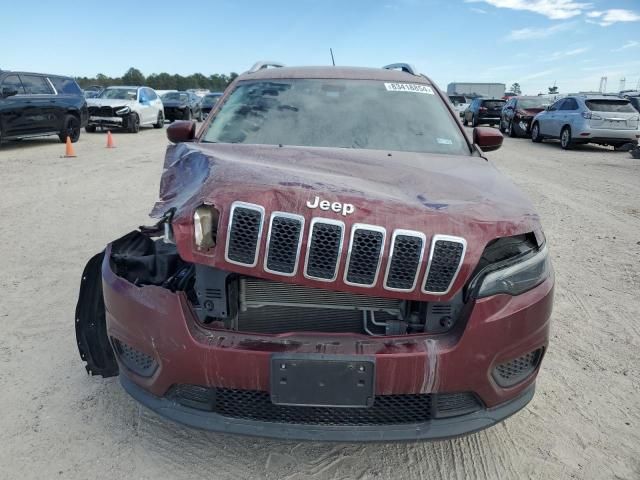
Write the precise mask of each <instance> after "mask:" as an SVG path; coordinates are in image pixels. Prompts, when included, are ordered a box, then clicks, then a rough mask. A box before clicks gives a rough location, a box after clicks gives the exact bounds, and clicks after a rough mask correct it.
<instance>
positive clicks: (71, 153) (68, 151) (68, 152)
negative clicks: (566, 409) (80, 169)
mask: <svg viewBox="0 0 640 480" xmlns="http://www.w3.org/2000/svg"><path fill="white" fill-rule="evenodd" d="M64 156H65V157H66V158H73V157H75V156H76V152H75V150H74V149H73V144H72V143H71V138H69V136H68V135H67V144H66V147H65V149H64Z"/></svg>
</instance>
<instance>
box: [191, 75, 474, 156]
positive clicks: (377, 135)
mask: <svg viewBox="0 0 640 480" xmlns="http://www.w3.org/2000/svg"><path fill="white" fill-rule="evenodd" d="M204 141H205V142H222V143H249V144H263V145H279V144H282V145H297V146H308V147H337V148H359V149H372V150H396V151H412V152H433V153H448V154H457V155H463V154H466V155H469V154H470V151H469V147H468V144H467V142H466V140H465V138H464V137H463V135H462V133H461V131H460V129H459V127H458V125H457V124H456V122H455V120H454V118H453V117H452V116H451V114H450V113H449V111H448V110H447V109H446V107H445V105H444V103H443V102H442V100H441V99H440V97H439V96H438V95H436V94H435V92H434V91H433V90H432V89H431V87H428V86H426V85H424V84H397V83H384V82H381V81H373V80H316V79H313V80H308V79H301V80H278V81H258V82H242V83H240V84H238V87H237V88H236V89H235V90H234V91H233V93H232V94H231V95H230V96H229V98H228V99H227V101H226V102H225V103H224V105H223V106H222V108H221V109H220V111H219V112H218V114H217V115H216V117H215V119H214V120H213V122H212V124H211V126H210V127H209V129H208V131H207V132H206V134H205V136H204Z"/></svg>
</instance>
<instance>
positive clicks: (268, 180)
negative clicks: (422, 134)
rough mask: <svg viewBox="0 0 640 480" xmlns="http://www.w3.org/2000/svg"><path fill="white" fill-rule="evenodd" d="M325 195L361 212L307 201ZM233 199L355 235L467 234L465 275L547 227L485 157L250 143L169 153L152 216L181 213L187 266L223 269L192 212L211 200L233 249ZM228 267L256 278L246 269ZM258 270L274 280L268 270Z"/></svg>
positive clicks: (178, 228) (179, 236)
mask: <svg viewBox="0 0 640 480" xmlns="http://www.w3.org/2000/svg"><path fill="white" fill-rule="evenodd" d="M316 196H317V197H319V199H320V200H327V201H329V202H340V203H342V204H344V203H350V204H352V205H353V206H354V208H355V211H354V212H353V214H351V215H343V212H340V213H336V212H334V211H331V210H327V211H323V210H321V209H319V208H315V209H312V208H309V207H308V205H307V202H313V201H314V199H315V197H316ZM234 201H243V202H248V203H254V204H258V205H261V206H263V207H264V208H265V217H266V218H267V219H268V218H269V215H270V213H271V212H273V211H284V212H289V213H296V214H300V215H303V216H304V217H305V218H306V220H307V222H309V221H310V220H311V218H312V217H314V216H321V217H325V218H333V219H336V220H341V221H343V222H345V224H346V231H347V232H348V231H349V230H350V227H351V225H352V224H353V223H365V224H370V225H377V226H382V227H384V228H385V229H386V231H387V232H388V235H389V237H390V235H391V233H392V231H393V230H394V229H409V230H416V231H420V232H423V233H425V234H426V235H427V238H430V237H431V236H433V235H435V234H445V235H455V236H460V237H463V238H465V239H466V240H467V242H468V250H467V256H466V258H465V264H464V267H466V268H463V269H461V271H460V275H459V277H460V278H462V277H464V276H465V275H469V274H470V273H471V270H472V268H473V266H475V265H476V264H477V261H478V259H479V258H480V256H481V254H482V250H483V249H484V247H485V246H486V244H487V243H488V242H489V241H490V240H492V239H494V238H497V237H501V236H509V235H517V234H522V233H527V232H531V231H534V230H537V229H539V228H540V226H539V219H538V215H537V214H536V213H535V211H534V209H533V207H532V205H531V203H530V202H529V201H528V200H527V199H526V197H524V196H523V195H522V194H521V193H520V191H519V190H518V189H517V188H516V187H515V186H514V185H513V184H512V183H511V181H509V179H508V178H507V177H505V176H504V175H503V174H501V173H500V172H499V171H498V170H497V169H496V168H495V167H494V166H493V165H492V164H490V163H489V162H487V161H486V160H485V159H483V158H481V157H472V156H453V155H436V154H422V153H408V152H386V151H374V150H351V149H332V148H307V147H288V146H285V147H278V146H256V145H241V144H205V143H193V144H179V145H175V146H169V147H168V149H167V155H166V159H165V170H164V173H163V175H162V181H161V185H160V200H159V201H158V202H157V203H156V205H155V207H154V209H153V211H152V213H151V215H152V216H153V217H160V216H162V215H163V214H164V213H165V212H167V211H168V210H169V209H171V208H175V209H176V213H175V217H174V218H175V219H174V222H173V223H174V234H175V236H176V243H177V244H178V250H179V252H180V255H181V256H182V257H183V258H184V259H185V260H187V261H194V262H200V263H207V264H210V265H212V266H222V265H223V264H224V252H222V251H221V250H223V249H221V248H216V251H215V252H214V253H213V254H207V255H204V254H202V253H200V252H197V251H194V248H193V238H192V232H193V222H192V216H193V212H194V210H195V208H196V207H198V206H199V205H201V204H202V203H207V204H213V205H215V206H216V208H217V209H218V210H219V211H220V225H219V230H218V244H219V245H224V241H225V240H226V238H225V235H226V230H225V228H226V225H227V222H228V216H229V209H230V206H231V204H232V203H233V202H234ZM468 262H469V263H468ZM467 263H468V264H467ZM258 265H260V262H258ZM224 268H225V269H227V270H235V271H239V272H247V267H243V266H237V265H230V264H229V265H226V264H225V265H224ZM256 268H257V267H256ZM251 274H252V275H255V276H263V277H269V275H268V274H264V272H262V271H259V272H251ZM292 278H293V279H295V277H292ZM278 280H280V281H287V280H283V279H282V277H278ZM387 295H388V292H387ZM396 296H397V295H396Z"/></svg>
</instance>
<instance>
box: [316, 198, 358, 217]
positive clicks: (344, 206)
mask: <svg viewBox="0 0 640 480" xmlns="http://www.w3.org/2000/svg"><path fill="white" fill-rule="evenodd" d="M307 208H319V209H320V210H332V211H334V212H336V213H342V215H343V216H345V217H346V216H347V215H350V214H352V213H353V212H355V211H356V207H354V206H353V204H351V203H340V202H333V203H331V202H330V201H329V200H320V197H318V196H316V197H315V198H314V199H313V200H309V201H308V202H307Z"/></svg>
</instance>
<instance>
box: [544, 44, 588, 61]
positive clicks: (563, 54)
mask: <svg viewBox="0 0 640 480" xmlns="http://www.w3.org/2000/svg"><path fill="white" fill-rule="evenodd" d="M588 51H589V48H588V47H582V48H574V49H572V50H561V51H558V52H553V53H552V54H551V55H548V56H546V57H543V60H547V61H553V60H561V59H563V58H567V57H573V56H575V55H580V54H582V53H585V52H588Z"/></svg>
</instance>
